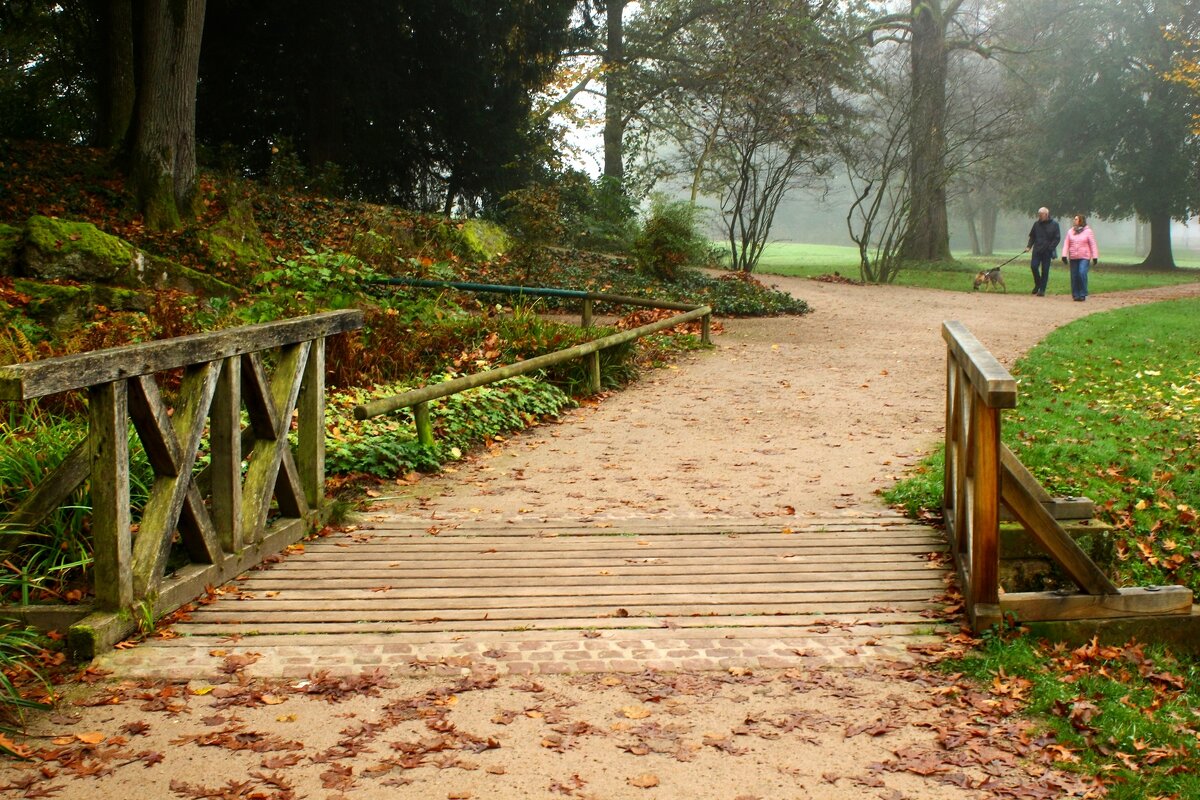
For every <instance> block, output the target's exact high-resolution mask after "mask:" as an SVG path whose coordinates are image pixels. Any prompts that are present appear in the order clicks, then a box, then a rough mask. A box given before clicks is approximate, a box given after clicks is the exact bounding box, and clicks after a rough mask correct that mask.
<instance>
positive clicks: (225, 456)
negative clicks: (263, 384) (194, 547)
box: [209, 356, 242, 553]
mask: <svg viewBox="0 0 1200 800" xmlns="http://www.w3.org/2000/svg"><path fill="white" fill-rule="evenodd" d="M241 367H242V357H241V356H231V357H229V358H226V359H225V360H224V362H223V363H222V365H221V377H220V379H218V381H217V393H216V395H215V396H214V397H213V404H212V409H211V411H210V412H209V424H210V428H209V445H210V447H211V451H212V459H211V464H212V466H211V467H210V475H211V476H212V481H211V483H212V518H213V526H214V527H215V528H216V529H217V538H218V539H220V541H221V549H223V550H224V551H225V552H226V553H236V552H238V551H239V550H241V549H242V369H241Z"/></svg>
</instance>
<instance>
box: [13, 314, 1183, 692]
mask: <svg viewBox="0 0 1200 800" xmlns="http://www.w3.org/2000/svg"><path fill="white" fill-rule="evenodd" d="M588 312H590V304H589V305H587V306H585V318H586V317H587V316H590V314H589V313H588ZM708 313H711V312H710V311H709V310H708V309H706V308H704V309H690V310H687V311H686V313H685V316H688V318H697V319H698V318H700V317H701V316H704V317H705V318H706V317H707V314H708ZM360 324H361V321H360V317H359V316H358V315H357V314H356V313H355V312H333V313H329V314H322V315H316V316H314V317H307V318H303V319H300V320H289V321H285V322H280V323H270V324H267V325H260V326H251V327H250V328H245V329H238V330H233V331H224V332H218V333H213V334H200V335H197V336H193V337H183V338H181V339H176V340H169V341H166V342H158V343H149V344H145V345H134V346H131V347H127V348H116V349H114V350H110V351H102V352H98V353H90V354H85V355H82V356H73V357H68V358H65V359H51V360H49V361H44V362H38V363H34V364H27V365H17V366H12V367H3V368H0V398H3V399H11V400H24V399H29V398H33V397H39V396H43V395H46V394H50V393H53V392H61V391H67V390H72V389H86V391H87V393H88V397H89V426H90V427H89V433H88V437H87V439H86V441H85V442H83V443H82V444H81V445H80V446H79V447H77V448H76V450H75V452H73V453H72V454H71V456H69V457H68V459H67V460H66V461H65V462H64V464H63V465H61V466H60V467H59V468H58V469H57V470H56V471H55V472H54V473H52V474H51V475H50V476H49V477H48V478H47V479H46V481H44V483H43V484H42V485H41V486H40V487H38V488H37V489H36V490H35V491H33V492H32V493H31V494H30V496H29V498H28V499H27V500H26V502H25V503H24V504H23V505H22V506H21V507H20V508H19V509H18V510H17V511H16V512H15V513H14V514H12V515H10V517H9V518H8V519H7V520H4V521H2V522H0V524H3V525H6V526H7V527H9V528H10V529H11V528H14V527H20V528H22V529H24V528H32V527H33V526H35V525H36V524H37V521H38V520H39V519H40V518H41V517H42V516H44V515H45V513H47V511H48V510H50V509H52V508H53V507H55V506H56V505H57V504H59V503H61V502H62V501H63V499H64V498H66V497H67V496H68V495H70V494H71V493H72V492H73V491H74V490H75V489H76V487H78V486H79V485H80V484H81V483H82V482H83V481H85V480H87V479H89V476H90V481H91V486H92V493H93V499H94V504H95V510H94V514H93V521H92V532H93V536H94V541H95V567H94V573H93V574H94V581H95V603H94V604H93V607H92V608H91V609H90V615H89V616H87V617H86V618H84V619H79V618H78V617H79V616H80V612H79V610H78V608H75V609H74V610H72V609H61V608H60V609H47V608H34V607H27V608H22V609H11V610H10V612H15V613H17V614H20V615H22V616H24V617H25V618H27V619H29V620H31V621H34V622H38V621H40V622H41V623H42V624H43V625H46V626H48V627H60V626H62V625H63V620H64V619H66V618H65V617H64V616H63V615H64V614H68V615H69V614H73V615H74V620H73V623H74V624H72V626H71V628H70V637H69V638H70V642H71V645H72V648H73V650H74V651H75V652H76V653H77V654H79V655H81V656H84V657H86V656H92V655H95V654H98V653H101V652H103V651H105V650H106V649H107V648H109V647H111V646H112V645H113V644H115V643H116V642H118V641H119V640H120V639H121V638H123V637H124V636H127V635H129V634H130V633H132V632H133V631H134V630H136V627H137V621H138V619H139V618H143V619H145V618H159V617H162V616H164V615H166V614H168V613H171V612H172V611H174V610H175V609H178V608H180V607H181V606H183V607H185V608H186V609H188V610H187V611H186V613H185V614H183V615H182V616H181V618H180V621H179V622H178V624H176V625H175V626H174V627H173V629H172V632H171V633H169V634H167V635H166V636H165V637H162V638H157V639H153V640H152V641H151V642H150V643H148V645H143V646H142V647H140V648H139V649H138V650H137V652H135V653H132V654H126V655H124V656H122V660H123V663H124V666H125V667H126V668H127V669H130V670H135V671H136V670H138V669H141V670H144V671H146V672H150V673H154V674H175V675H180V676H187V675H194V674H196V670H198V669H211V668H214V667H215V666H218V665H219V662H214V659H219V658H221V657H224V656H225V655H226V654H227V653H229V652H230V649H231V648H237V649H239V650H242V651H254V652H256V653H258V657H259V658H261V659H262V661H263V663H262V665H261V667H260V671H261V672H268V673H269V672H274V673H277V674H303V673H304V672H305V671H307V670H311V669H314V668H364V667H369V666H373V665H387V666H390V667H399V666H401V665H408V666H409V667H413V668H424V667H425V666H428V665H433V666H440V667H444V668H450V669H454V668H459V667H462V666H464V665H466V664H468V663H471V664H473V663H476V662H478V661H479V660H485V661H490V662H492V663H494V664H496V665H497V666H503V667H504V668H506V669H509V670H512V671H565V670H567V669H641V668H644V667H645V666H658V667H663V668H703V667H730V668H736V667H750V668H752V667H755V666H787V665H790V664H796V663H802V662H803V661H804V660H805V659H811V658H818V659H821V660H822V661H838V662H845V661H856V660H860V659H863V658H874V657H878V656H880V655H886V656H900V655H904V654H905V652H906V650H907V649H908V648H909V647H911V646H916V647H917V648H918V649H919V648H920V647H921V646H922V645H923V644H924V643H925V642H927V641H928V637H929V636H930V635H931V634H933V633H935V632H936V631H937V630H938V629H939V627H940V626H941V625H942V624H944V623H939V622H938V620H939V615H938V608H939V599H938V598H939V596H941V595H943V594H944V592H945V588H946V587H945V584H946V578H947V576H948V574H949V571H950V570H951V568H952V567H951V561H952V560H953V563H954V564H955V565H957V572H958V577H959V580H960V582H961V584H962V585H963V586H964V587H965V591H964V594H965V600H966V609H967V612H968V618H969V619H970V621H971V622H972V623H973V624H974V625H975V626H976V629H982V628H983V627H986V626H987V625H990V624H992V623H994V622H995V621H997V620H999V619H1000V618H1001V617H1002V616H1003V614H1004V604H1005V602H1008V604H1009V607H1010V608H1014V609H1019V612H1018V613H1019V614H1020V615H1021V616H1022V619H1026V618H1034V619H1037V618H1042V619H1051V620H1053V619H1079V618H1088V617H1103V618H1138V617H1148V616H1159V617H1161V616H1164V615H1167V616H1172V617H1173V618H1174V619H1175V620H1179V619H1184V618H1187V617H1188V616H1189V615H1191V608H1192V606H1191V593H1190V592H1188V591H1187V590H1185V589H1182V588H1181V587H1150V588H1145V589H1132V590H1122V589H1118V588H1117V587H1115V586H1113V585H1112V584H1111V583H1110V582H1108V580H1107V578H1105V577H1104V576H1103V574H1102V573H1100V571H1099V570H1098V568H1096V567H1095V565H1094V564H1091V562H1090V560H1088V559H1087V557H1086V555H1083V554H1082V553H1080V552H1078V548H1077V547H1075V548H1074V549H1072V547H1073V542H1071V541H1070V538H1069V536H1067V535H1066V534H1065V533H1064V532H1063V531H1062V529H1061V526H1059V525H1058V523H1057V522H1056V521H1055V519H1054V516H1055V512H1054V509H1055V508H1056V505H1055V503H1053V502H1052V501H1051V499H1050V498H1048V497H1043V496H1041V495H1039V494H1038V493H1037V492H1038V489H1037V487H1035V486H1030V485H1026V484H1027V482H1026V481H1024V477H1025V475H1024V473H1022V472H1021V468H1020V467H1019V463H1017V464H1015V465H1014V464H1013V463H1012V459H1011V458H1010V457H1005V456H1003V455H1002V450H1001V448H1000V447H999V411H1000V409H1001V408H1003V407H1006V406H1007V405H1011V403H1012V402H1015V384H1014V383H1012V381H1011V377H1009V376H1007V373H1006V372H1003V369H1002V368H1001V367H999V365H998V364H996V363H995V361H994V359H991V360H990V361H989V360H988V359H989V358H990V356H989V355H987V353H986V351H985V350H983V349H982V346H981V345H978V343H977V342H973V340H972V339H969V338H968V337H969V334H966V333H965V331H959V330H957V329H955V328H953V327H952V326H948V328H947V342H948V347H949V350H948V353H949V359H948V365H949V368H948V400H947V450H948V457H947V463H948V469H947V503H948V507H947V521H948V523H949V526H950V533H951V536H950V540H949V545H950V547H949V548H947V543H946V541H945V539H944V537H942V535H941V534H940V532H937V531H935V530H933V529H931V528H928V527H926V526H922V525H918V524H915V523H913V522H911V521H909V520H906V519H904V518H902V517H899V516H897V515H893V514H889V513H886V512H881V513H879V514H874V515H866V516H857V517H841V518H830V519H825V520H810V521H806V522H804V523H803V524H790V525H785V524H779V523H771V524H766V523H763V522H762V521H761V520H737V519H705V520H657V521H656V520H642V521H628V522H626V523H623V524H621V525H618V526H615V527H612V528H603V529H601V528H598V527H596V526H595V525H591V524H588V523H585V522H581V521H572V520H558V521H547V522H542V523H536V524H529V523H526V524H513V525H508V524H506V525H503V526H496V525H491V526H486V525H484V526H481V525H478V524H472V525H463V526H461V527H453V526H448V527H443V529H442V530H439V531H436V534H437V535H436V536H435V535H432V533H434V532H431V531H429V530H428V526H429V522H428V520H419V519H415V518H406V517H403V516H389V515H387V514H382V515H375V516H373V517H372V518H371V519H370V520H369V521H368V522H367V523H366V524H365V525H363V526H361V527H360V528H358V529H357V530H354V531H351V532H343V533H334V534H332V535H329V536H325V537H322V538H317V539H312V540H308V541H306V542H305V543H304V544H302V545H297V544H296V543H297V542H298V541H299V540H300V539H301V538H302V537H303V536H304V535H305V534H307V533H308V532H309V531H311V530H312V529H313V528H314V527H315V524H316V522H317V520H318V518H319V514H320V509H321V506H322V503H323V493H322V491H321V486H322V485H323V480H324V468H323V443H322V442H323V433H324V425H323V407H324V386H323V373H324V369H323V366H324V362H323V358H324V356H323V354H324V338H325V337H326V336H329V335H333V334H336V333H339V332H344V331H347V330H351V329H353V328H355V327H357V326H359V325H360ZM670 324H673V322H672V321H669V320H668V321H664V322H662V323H656V326H660V327H665V326H669V325H670ZM648 327H651V326H648ZM641 332H645V331H643V330H642V329H639V331H634V332H629V334H632V335H640V333H641ZM626 335H627V334H621V335H619V336H626ZM612 338H613V337H608V338H607V339H602V340H596V341H597V342H606V343H607V345H606V346H609V345H611V344H613V343H615V342H613V341H608V340H609V339H612ZM600 346H602V345H598V344H595V343H592V344H591V345H584V346H580V347H579V348H573V349H572V352H570V353H567V354H565V355H564V356H563V357H586V358H589V359H590V360H591V363H592V364H593V365H594V363H595V354H596V352H598V349H599V347H600ZM575 350H578V352H574V351H575ZM540 358H542V359H545V358H546V357H540ZM539 363H540V362H539ZM506 369H507V370H508V372H513V370H512V369H509V368H506ZM169 370H182V371H183V377H182V381H183V383H182V389H181V391H180V401H179V403H178V404H177V407H176V408H175V409H174V413H173V414H168V411H167V409H166V408H165V406H164V404H163V402H162V399H161V397H160V393H159V390H158V386H157V384H156V382H155V379H154V375H155V374H156V373H162V372H164V371H169ZM592 371H593V372H594V371H595V370H594V368H593V370H592ZM506 374H507V373H506ZM459 381H460V382H461V383H462V386H461V387H460V386H458V385H457V384H455V383H454V382H449V383H448V384H439V385H438V387H436V388H434V387H427V388H426V389H423V390H418V391H416V392H413V393H410V396H402V397H401V398H398V399H395V400H393V401H390V402H388V403H386V404H384V406H386V407H381V408H380V409H376V410H375V412H374V413H382V412H384V411H387V410H390V409H394V408H397V407H404V406H412V407H414V409H415V411H416V412H417V413H416V414H415V418H416V420H417V424H418V428H419V434H420V436H421V438H422V439H427V437H428V436H429V435H430V431H429V429H428V413H427V406H425V404H427V403H428V402H429V401H430V400H431V399H433V398H434V397H435V396H440V395H444V394H446V393H449V392H450V391H456V390H460V389H463V388H469V386H470V385H478V384H479V383H480V381H481V379H479V378H477V377H474V376H468V377H467V378H466V379H459ZM431 392H432V394H431ZM423 406H425V407H426V413H425V414H422V413H421V410H422V407H423ZM366 413H372V412H371V411H370V410H368V411H367V412H366ZM293 419H295V423H294V424H295V427H296V433H295V435H296V437H297V438H296V445H294V446H292V445H289V443H288V436H289V430H290V429H291V428H292V427H293ZM130 422H132V424H133V427H134V429H135V430H136V431H137V434H138V436H139V437H140V439H141V441H142V443H143V445H144V447H145V449H146V452H147V455H148V456H149V459H150V462H151V466H152V467H153V469H154V473H155V476H156V477H155V479H154V486H153V489H152V492H151V496H150V501H149V503H148V504H147V506H146V508H145V509H144V510H143V512H142V517H141V520H140V523H139V525H138V526H137V527H136V530H135V528H134V527H133V526H132V525H131V510H130V508H129V478H128V443H127V437H126V436H125V435H124V432H125V431H127V430H128V427H129V425H130ZM422 422H424V425H422ZM205 432H207V441H208V444H207V448H208V450H207V453H206V455H207V456H208V461H209V466H207V467H204V468H200V467H199V466H198V464H199V462H200V460H201V459H200V451H201V447H202V444H201V442H202V440H204V439H205V438H206V437H205ZM1002 505H1003V506H1005V507H1007V508H1009V509H1010V510H1011V511H1012V512H1013V513H1014V514H1015V516H1016V518H1017V519H1018V520H1019V521H1020V522H1021V523H1022V525H1023V526H1024V527H1025V529H1026V531H1027V532H1028V533H1029V535H1030V536H1032V537H1033V538H1034V540H1036V542H1038V543H1039V544H1040V546H1041V547H1042V548H1043V549H1045V550H1046V551H1047V552H1048V553H1049V554H1050V556H1051V557H1053V558H1054V559H1055V560H1056V561H1057V562H1058V563H1059V564H1060V566H1062V567H1063V568H1064V569H1065V570H1066V571H1067V574H1068V575H1069V576H1070V577H1071V578H1072V579H1074V580H1075V582H1076V583H1077V584H1078V587H1079V591H1078V592H1070V591H1068V592H1059V593H1044V594H1043V595H1041V596H1036V597H1035V596H1021V597H1017V596H1015V595H1008V596H1003V597H1002V591H1001V589H1000V579H999V561H1000V559H1001V558H1002V556H1003V555H1004V553H1003V552H1002V550H1003V548H1002V546H1001V540H1000V537H999V512H1000V508H1001V506H1002ZM173 543H174V544H173ZM12 544H14V540H13V539H12V538H11V537H10V546H12ZM284 548H288V549H289V550H290V554H289V555H288V556H287V557H286V558H283V559H278V558H277V557H275V555H274V554H275V553H276V552H278V551H280V550H282V549H284ZM947 550H948V551H949V552H948V553H947ZM179 551H182V553H183V554H184V555H185V556H186V560H187V561H188V562H189V563H185V564H183V565H179V564H174V563H169V559H168V556H169V555H170V554H171V553H173V552H175V553H176V554H178V552H179ZM264 559H266V560H268V561H270V562H276V561H277V562H278V563H270V564H268V565H267V567H268V568H266V569H262V570H254V571H248V570H249V569H250V568H251V567H253V566H254V565H256V564H258V563H260V562H262V561H263V560H264ZM234 577H237V580H235V581H233V582H231V583H228V584H225V585H224V586H221V584H223V583H225V582H226V581H228V580H229V579H230V578H234ZM215 587H220V588H215ZM214 588H215V591H213V590H214ZM206 590H207V591H210V592H211V593H210V594H208V595H206ZM85 611H86V610H85ZM0 613H4V612H0ZM1191 616H1193V617H1194V615H1191Z"/></svg>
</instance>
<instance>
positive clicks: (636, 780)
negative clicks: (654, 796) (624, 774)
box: [625, 772, 660, 789]
mask: <svg viewBox="0 0 1200 800" xmlns="http://www.w3.org/2000/svg"><path fill="white" fill-rule="evenodd" d="M625 782H626V783H628V784H629V785H630V786H636V787H637V788H639V789H653V788H654V787H655V786H658V784H659V783H660V781H659V780H658V776H657V775H655V774H654V773H652V772H646V773H643V774H641V775H638V776H636V777H633V778H627V779H626V781H625Z"/></svg>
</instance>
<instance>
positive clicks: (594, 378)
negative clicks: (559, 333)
mask: <svg viewBox="0 0 1200 800" xmlns="http://www.w3.org/2000/svg"><path fill="white" fill-rule="evenodd" d="M377 283H379V284H385V285H386V284H390V285H401V286H418V287H428V288H446V289H457V290H460V291H471V292H480V293H492V294H511V295H520V296H530V297H567V298H575V299H578V300H580V302H581V319H582V324H583V327H585V328H587V327H591V325H592V319H593V308H594V304H595V303H597V302H604V303H609V304H612V305H633V306H642V307H645V308H661V309H667V310H671V311H681V312H683V313H680V314H676V315H674V316H672V317H668V318H666V319H662V320H658V321H656V322H652V323H650V324H648V325H642V326H641V327H638V328H633V329H630V330H627V331H621V332H620V333H614V334H612V335H610V336H604V337H601V338H599V339H593V340H592V341H590V342H584V343H583V344H580V345H575V346H574V347H568V348H566V349H564V350H557V351H555V352H553V353H546V354H544V355H540V356H537V357H535V358H530V359H526V360H524V361H518V362H517V363H515V364H508V365H506V366H503V367H497V368H496V369H490V370H487V371H485V372H477V373H475V374H473V375H464V376H462V377H460V378H454V379H453V380H449V381H444V382H442V383H435V384H430V385H428V386H423V387H421V388H419V389H413V390H412V391H410V392H404V393H403V394H399V395H394V396H392V397H384V398H380V399H378V400H375V401H372V402H370V403H366V404H363V405H359V406H357V407H355V409H354V416H355V417H356V418H358V419H369V418H370V417H377V416H380V415H382V414H387V413H390V412H393V411H398V410H399V409H402V408H411V409H412V410H413V420H414V423H415V425H416V429H417V438H418V440H419V441H420V442H421V443H423V444H433V441H434V436H433V423H432V421H431V419H430V413H429V403H430V402H431V401H433V400H437V399H440V398H442V397H448V396H450V395H453V394H458V393H459V392H465V391H466V390H468V389H474V388H476V387H479V386H486V385H487V384H489V383H495V382H496V381H502V380H505V379H506V378H514V377H516V376H518V375H525V374H527V373H530V372H536V371H537V370H541V369H546V368H547V367H552V366H555V365H557V364H562V363H565V362H567V361H572V360H574V359H577V358H586V359H588V388H589V389H590V390H591V391H593V392H598V391H600V351H601V350H604V349H607V348H609V347H616V346H618V345H621V344H625V343H627V342H632V341H634V340H636V339H640V338H641V337H643V336H648V335H649V334H652V333H656V332H658V331H662V330H666V329H668V328H673V327H675V326H676V325H679V324H681V323H686V322H691V321H693V320H700V323H701V328H700V330H701V334H700V339H701V341H703V342H704V343H705V344H709V343H710V342H711V336H710V331H711V324H712V308H710V307H709V306H704V305H695V304H691V303H677V302H673V301H667V300H655V299H651V298H645V297H627V296H625V295H616V294H605V293H602V292H585V291H578V290H574V289H550V288H534V287H527V286H504V285H498V284H486V283H461V282H451V281H426V280H416V279H411V278H396V279H390V280H383V281H377Z"/></svg>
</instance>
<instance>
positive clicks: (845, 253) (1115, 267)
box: [758, 242, 1200, 294]
mask: <svg viewBox="0 0 1200 800" xmlns="http://www.w3.org/2000/svg"><path fill="white" fill-rule="evenodd" d="M1018 252H1019V251H1016V250H1007V251H999V252H997V253H996V254H995V255H993V256H989V257H986V258H984V257H979V256H971V255H968V254H966V253H955V258H957V259H958V260H959V261H960V262H961V263H960V264H958V265H953V266H952V265H946V264H938V265H936V266H931V268H929V269H906V270H904V271H902V272H901V273H900V275H899V276H897V278H896V283H897V284H899V285H902V286H925V287H929V288H936V289H948V290H952V291H970V290H971V284H972V279H973V277H974V275H975V273H976V272H977V271H978V270H980V269H987V268H990V267H995V266H998V265H1000V264H1002V263H1003V262H1005V261H1007V260H1008V259H1009V258H1012V257H1013V256H1016V255H1017V254H1018ZM1110 255H1111V257H1112V258H1113V259H1114V260H1113V261H1111V262H1110V261H1109V256H1110ZM1175 258H1176V262H1177V263H1178V264H1179V265H1180V266H1182V267H1186V269H1183V270H1179V271H1177V272H1148V271H1146V270H1142V269H1137V268H1136V267H1134V266H1133V265H1134V264H1136V263H1137V259H1136V257H1135V256H1134V255H1133V253H1132V252H1130V251H1128V250H1125V251H1122V250H1119V249H1114V250H1112V251H1105V250H1101V260H1100V265H1099V266H1098V267H1096V268H1094V269H1092V270H1091V272H1090V273H1089V275H1088V292H1089V293H1091V294H1098V293H1101V292H1118V291H1124V290H1128V289H1139V288H1145V287H1150V286H1173V285H1176V284H1180V283H1192V282H1196V281H1200V256H1197V255H1195V254H1194V253H1192V252H1191V251H1183V252H1181V253H1176V255H1175ZM1028 259H1029V257H1028V256H1027V255H1021V256H1020V257H1018V258H1017V259H1015V260H1014V261H1013V262H1012V263H1011V264H1008V265H1007V266H1005V267H1004V268H1003V275H1004V281H1005V283H1006V284H1007V285H1008V290H1009V291H1010V292H1029V291H1031V290H1032V289H1033V276H1032V274H1031V273H1030V271H1029V260H1028ZM758 272H760V273H764V274H773V275H794V276H797V277H802V278H813V277H816V276H819V275H830V274H832V273H834V272H837V273H839V274H841V275H844V276H846V277H848V278H858V250H857V249H855V248H853V247H843V246H838V245H824V244H795V243H782V242H780V243H774V244H769V245H767V247H766V249H765V250H764V251H763V255H762V259H761V260H760V261H759V264H758ZM1070 288H1071V284H1070V277H1069V276H1068V274H1067V268H1066V267H1065V266H1063V265H1062V264H1061V263H1060V262H1057V261H1056V262H1055V263H1054V265H1053V266H1052V267H1051V271H1050V289H1049V292H1050V294H1068V293H1070Z"/></svg>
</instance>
